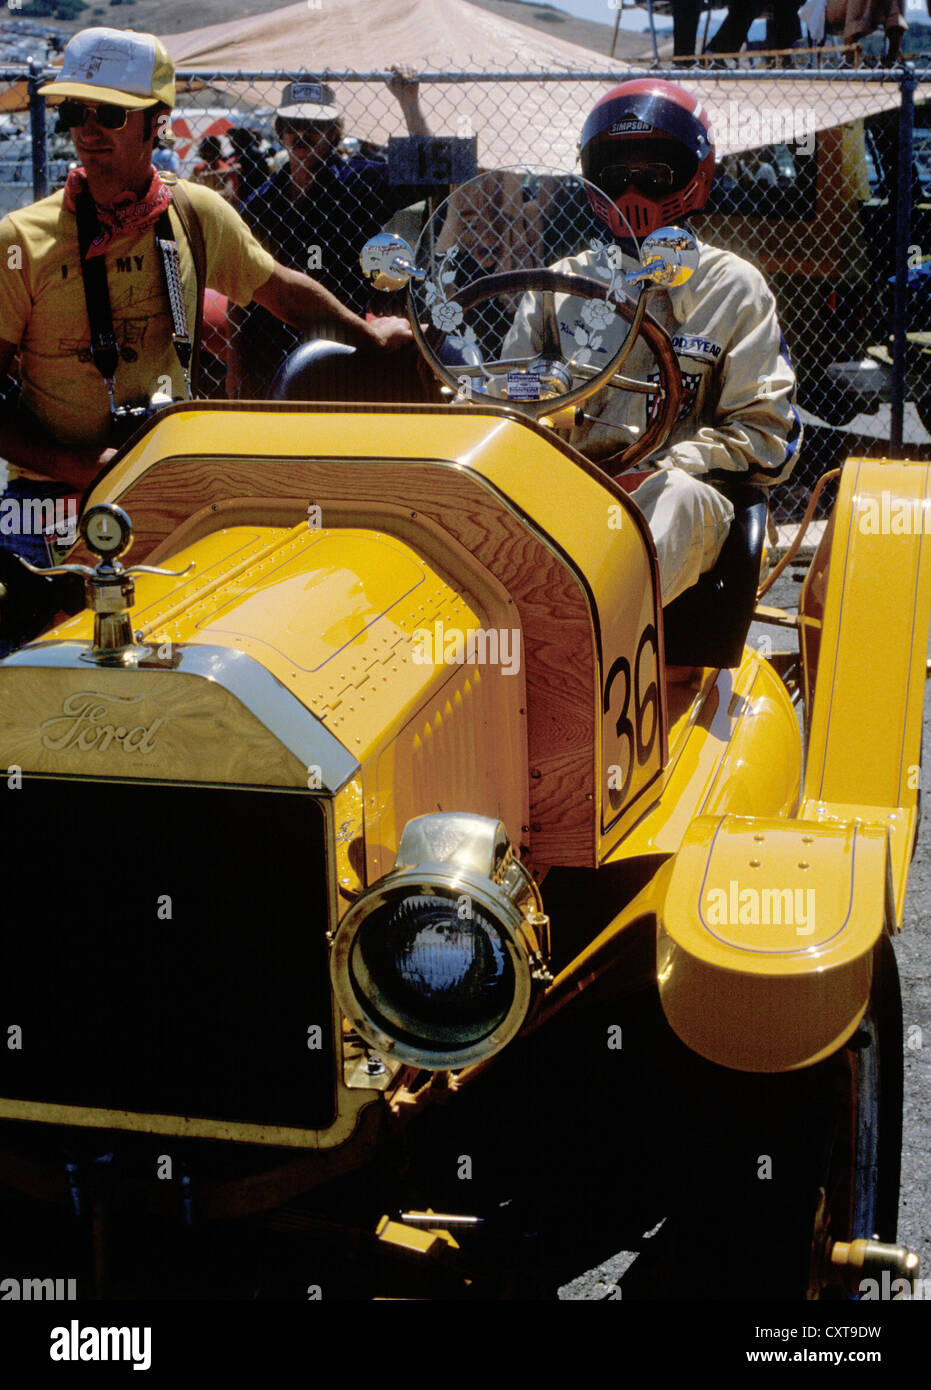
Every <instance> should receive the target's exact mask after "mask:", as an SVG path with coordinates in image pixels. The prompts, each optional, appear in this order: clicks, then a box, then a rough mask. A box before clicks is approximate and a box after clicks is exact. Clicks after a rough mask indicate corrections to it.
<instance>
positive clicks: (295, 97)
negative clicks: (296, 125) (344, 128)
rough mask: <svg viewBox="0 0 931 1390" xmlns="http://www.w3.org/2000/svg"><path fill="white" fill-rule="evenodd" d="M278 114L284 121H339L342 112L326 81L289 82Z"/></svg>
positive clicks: (283, 93)
mask: <svg viewBox="0 0 931 1390" xmlns="http://www.w3.org/2000/svg"><path fill="white" fill-rule="evenodd" d="M277 115H278V119H279V120H282V121H338V120H339V119H340V115H341V112H340V109H339V107H338V106H337V105H336V104H335V102H334V98H333V88H332V87H328V86H327V85H326V83H325V82H289V83H288V84H287V86H286V87H285V89H284V91H283V92H282V93H281V105H280V106H279V107H278V112H277Z"/></svg>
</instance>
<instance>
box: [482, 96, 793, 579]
mask: <svg viewBox="0 0 931 1390" xmlns="http://www.w3.org/2000/svg"><path fill="white" fill-rule="evenodd" d="M581 161H582V173H583V175H584V176H585V178H586V179H588V180H589V182H590V183H592V184H594V185H595V187H596V188H598V189H599V190H600V191H601V193H602V194H603V195H605V196H603V197H601V198H597V200H593V206H594V207H595V211H596V212H597V214H598V216H599V217H600V218H601V220H602V221H603V222H604V223H605V224H606V225H607V226H608V227H610V229H611V231H612V233H613V234H614V236H615V237H616V238H618V240H620V241H621V243H622V246H623V243H624V240H625V237H626V238H628V241H627V247H625V248H624V249H625V251H626V249H628V248H629V250H630V252H631V255H630V257H628V256H627V255H626V254H625V255H624V256H623V258H622V265H621V266H617V265H616V266H615V267H614V269H615V271H617V273H616V274H615V275H614V276H612V266H611V260H612V259H615V260H616V259H617V256H616V248H615V247H614V246H613V245H609V246H608V247H606V248H604V249H603V250H602V251H600V252H597V251H594V250H593V251H587V252H583V253H581V254H580V255H577V256H574V257H570V258H568V259H565V260H563V261H560V262H559V264H558V266H557V269H559V270H563V271H570V272H573V273H575V274H579V275H584V276H586V277H587V278H589V279H591V278H592V277H596V278H601V279H604V280H605V281H606V282H610V281H611V280H612V278H613V279H614V281H615V284H616V286H617V285H618V284H619V283H620V282H621V281H622V274H621V271H622V270H630V269H636V268H637V264H638V263H637V261H636V259H635V258H634V251H635V248H634V247H633V246H632V245H631V244H630V242H629V230H628V229H632V230H633V232H634V234H635V235H636V236H637V238H638V239H642V238H644V237H645V236H647V235H648V234H649V233H650V232H654V231H656V230H657V229H658V228H660V227H662V226H668V225H670V224H673V223H679V224H680V225H681V223H682V220H683V218H684V217H686V216H687V215H688V214H689V213H691V212H699V211H700V210H701V209H702V208H703V207H704V206H705V203H706V201H707V198H708V193H709V191H710V188H711V180H712V175H713V172H714V143H713V137H712V133H711V128H710V125H709V122H708V119H707V117H706V115H705V113H704V111H703V110H702V108H701V105H700V103H699V102H698V101H697V100H696V98H694V97H692V96H689V94H688V93H687V92H685V91H683V90H682V89H681V88H680V87H677V86H675V85H673V84H672V83H670V82H663V81H660V80H658V79H652V78H645V79H637V80H634V81H632V82H625V83H623V84H622V85H621V86H619V87H615V88H613V89H612V90H611V91H610V92H608V93H607V95H606V96H604V97H602V98H601V100H600V101H599V102H598V103H597V105H596V106H595V107H594V109H593V110H592V112H591V114H590V115H589V117H588V119H587V121H586V122H585V126H584V127H583V131H582V140H581ZM606 289H607V283H606ZM555 303H556V311H557V317H558V320H559V327H560V337H561V340H562V347H563V353H564V356H565V357H566V358H567V359H571V358H573V357H575V358H577V359H578V360H580V361H586V360H587V362H588V363H589V364H590V365H592V366H594V367H596V368H597V367H599V366H601V365H604V364H605V363H606V362H607V361H608V360H609V358H610V356H611V355H612V353H613V352H614V351H615V350H616V349H617V346H618V344H619V342H620V335H621V334H623V333H626V331H627V325H626V323H625V322H624V321H623V320H622V319H620V318H612V317H611V315H610V306H609V305H608V304H606V303H605V302H599V301H597V300H595V301H586V300H583V299H577V298H570V297H567V296H564V295H557V296H556V297H555ZM648 309H649V311H650V313H652V315H653V317H654V318H656V319H657V320H658V322H659V323H660V324H661V325H662V327H663V328H664V329H665V330H666V332H667V333H668V334H669V336H670V338H671V339H672V345H673V348H674V349H675V352H676V355H677V357H678V359H679V368H680V371H681V373H682V386H683V402H682V409H681V412H680V416H679V420H678V423H677V424H676V425H675V426H674V427H673V430H672V432H671V434H670V435H669V438H668V440H667V441H666V443H665V444H664V445H663V446H662V448H661V449H660V450H658V451H657V452H656V453H655V454H653V455H652V456H651V457H650V459H649V461H648V464H647V466H648V467H650V468H652V469H655V470H656V471H655V472H653V473H652V474H650V475H649V476H648V477H647V478H646V479H645V481H644V482H643V483H641V484H640V486H639V487H638V488H637V489H636V492H635V493H634V498H635V500H636V502H637V504H638V506H639V507H640V508H641V510H642V511H643V513H644V515H645V516H646V519H647V522H648V523H649V526H650V530H651V533H652V535H653V539H654V541H655V543H656V550H657V556H658V560H659V571H660V587H661V593H662V601H663V603H664V604H667V603H669V602H670V601H671V600H672V599H674V598H675V597H676V596H677V595H678V594H680V593H681V592H682V591H683V590H684V589H687V588H688V587H689V586H690V585H692V584H694V583H695V581H696V580H697V579H698V577H699V575H700V574H703V573H705V572H706V571H707V570H709V569H711V567H712V565H713V564H714V562H715V560H716V559H717V557H718V555H719V553H720V550H721V547H722V545H723V544H724V541H725V539H726V537H727V533H728V529H729V527H730V523H731V521H732V519H733V515H734V509H733V507H732V505H731V503H730V502H729V501H728V499H727V498H726V497H724V496H723V495H722V493H721V492H719V491H718V490H717V489H716V488H715V486H714V483H715V482H721V481H723V480H726V479H734V478H739V479H740V480H741V481H744V482H748V483H755V484H759V485H762V486H764V487H766V486H772V485H773V484H775V483H780V482H783V481H784V480H785V479H786V478H787V477H788V476H789V474H790V473H791V471H792V468H793V467H794V464H795V461H796V459H797V457H798V449H799V445H800V443H801V435H802V429H801V424H800V422H799V418H798V414H797V412H796V410H795V406H794V395H795V374H794V372H793V370H792V367H791V365H790V363H789V358H788V353H787V351H786V346H785V340H784V339H783V337H782V333H781V331H780V328H779V322H778V319H777V316H776V304H775V300H774V299H773V296H772V294H771V292H770V290H769V288H768V286H767V284H766V282H765V280H764V279H763V276H762V275H761V274H760V272H759V271H758V270H756V269H755V268H754V267H753V266H751V265H750V264H748V262H746V261H744V260H742V259H741V258H740V257H739V256H735V255H734V254H733V253H732V252H730V251H722V250H719V249H717V248H715V247H712V246H708V245H706V244H705V243H703V242H700V243H699V260H698V267H697V269H696V270H695V272H694V274H693V275H692V277H691V278H690V279H689V280H688V281H687V282H686V283H685V284H683V285H680V286H677V287H670V288H666V289H661V290H658V291H656V290H654V291H652V292H651V294H650V298H649V301H648ZM606 320H607V321H606ZM541 322H542V315H541V312H540V297H539V295H538V294H527V295H524V297H523V299H522V301H521V304H520V306H519V309H518V312H517V315H516V317H515V321H514V326H513V328H512V329H511V332H510V333H509V334H508V337H507V340H506V342H505V345H504V355H505V357H515V356H516V357H521V356H524V357H532V356H533V355H534V354H535V353H538V352H539V350H540V347H541V343H542V332H541ZM580 349H581V350H580ZM621 370H622V371H623V373H624V374H625V375H626V376H630V377H640V379H644V377H646V379H650V376H651V373H652V376H653V379H656V378H657V377H658V373H657V372H656V364H655V362H654V361H653V358H652V356H651V354H650V352H649V350H648V348H647V347H646V346H645V344H644V343H643V342H642V341H638V342H637V343H636V344H635V346H634V349H633V351H632V353H631V355H630V356H629V357H628V359H627V361H626V362H625V363H624V365H623V367H622V368H621ZM656 404H658V402H657V400H656V398H655V397H651V396H646V395H637V394H634V393H632V392H629V391H625V390H619V389H617V388H614V387H606V388H604V389H603V390H602V391H601V392H599V393H598V394H597V395H596V396H595V397H593V398H591V399H590V400H589V401H588V402H587V404H586V406H585V413H586V415H587V416H589V417H593V418H591V419H586V420H585V421H584V422H583V423H582V424H581V425H580V426H577V427H576V428H574V429H573V431H572V433H571V435H570V443H572V444H573V445H574V446H575V447H576V448H578V449H580V450H581V451H582V452H583V453H585V454H586V455H588V456H589V457H590V458H592V459H595V460H599V459H604V458H606V457H607V456H608V455H610V454H613V453H616V452H617V451H618V450H619V449H620V448H621V447H623V446H624V445H625V444H626V443H629V442H632V441H633V440H635V439H636V438H637V437H638V436H639V435H640V434H641V433H642V432H643V430H644V428H645V426H646V424H647V420H648V412H649V411H650V410H651V409H652V408H653V407H654V406H655V405H656ZM602 422H610V424H608V423H602ZM611 426H614V428H611ZM618 426H619V427H620V428H617V427H618Z"/></svg>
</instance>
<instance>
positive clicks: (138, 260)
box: [0, 28, 411, 549]
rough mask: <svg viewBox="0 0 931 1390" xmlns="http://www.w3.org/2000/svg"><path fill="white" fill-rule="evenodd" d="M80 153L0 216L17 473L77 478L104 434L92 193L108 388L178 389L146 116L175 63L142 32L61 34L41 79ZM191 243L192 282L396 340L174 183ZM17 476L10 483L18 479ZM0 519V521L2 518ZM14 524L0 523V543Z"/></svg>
mask: <svg viewBox="0 0 931 1390" xmlns="http://www.w3.org/2000/svg"><path fill="white" fill-rule="evenodd" d="M41 91H42V92H43V93H46V94H48V95H49V96H50V97H53V98H54V97H61V98H63V102H62V106H61V108H60V116H61V117H62V120H63V122H64V124H67V125H68V127H69V129H70V130H71V136H72V139H73V141H74V145H75V149H76V151H77V154H78V157H79V159H80V161H81V165H82V168H81V169H79V170H77V171H72V173H71V175H69V179H68V184H67V185H66V187H65V189H63V190H62V191H60V192H58V193H55V194H52V196H51V197H49V198H43V199H42V200H41V201H40V202H38V203H35V204H34V205H33V206H32V207H29V208H26V209H24V210H23V211H21V212H15V213H11V214H10V215H9V216H7V217H5V218H4V219H3V221H2V222H0V377H2V376H3V375H4V374H5V373H6V372H7V371H8V370H9V367H10V365H11V363H12V361H13V359H14V357H15V355H16V354H17V353H19V356H20V366H21V372H20V375H21V380H22V392H21V396H20V400H19V403H18V407H17V409H16V410H15V411H9V410H8V411H7V412H6V414H5V415H4V416H3V417H2V418H0V456H2V457H4V458H6V459H8V460H9V461H10V463H11V464H12V465H13V467H14V469H15V470H17V471H18V472H19V473H20V474H25V475H28V476H31V477H32V478H41V479H43V480H50V486H51V484H59V485H61V486H60V487H58V488H57V489H55V490H56V491H59V492H60V491H62V490H67V491H74V492H79V491H82V490H83V489H84V488H85V487H86V486H87V485H88V484H89V483H90V482H91V481H92V480H93V478H94V477H95V475H96V474H97V473H98V471H99V470H100V468H101V467H102V466H103V465H104V464H105V463H106V462H108V460H109V458H110V457H111V456H112V454H113V448H112V445H113V444H114V443H115V442H117V438H116V434H115V422H114V420H113V418H112V415H111V409H110V402H109V398H108V392H107V388H106V385H105V382H104V378H103V376H102V374H101V372H100V371H99V370H98V368H97V366H96V365H95V363H94V360H93V357H92V355H91V334H90V325H89V322H88V314H87V307H86V303H85V298H84V283H83V278H82V268H81V258H80V251H79V244H78V219H77V210H78V208H79V207H82V206H86V205H87V195H88V194H89V195H90V198H91V199H92V200H93V205H94V210H95V212H96V217H97V226H98V230H97V234H96V235H95V236H94V237H93V240H92V241H91V243H90V247H89V249H88V252H87V258H86V259H87V263H90V260H91V259H92V258H93V257H101V258H103V259H104V261H105V267H106V282H107V287H108V289H109V295H110V304H111V311H112V319H113V329H114V336H115V338H116V345H117V348H118V352H119V361H118V365H117V368H116V371H115V373H114V403H115V405H116V406H117V408H118V407H120V406H121V405H126V404H138V403H140V402H141V401H144V400H146V399H148V398H149V397H150V396H151V395H152V394H154V393H155V392H156V391H160V390H161V391H163V392H164V391H165V390H166V389H167V390H168V391H169V393H170V394H172V395H176V396H183V395H184V394H185V393H184V389H183V376H182V371H181V365H180V362H179V360H178V356H177V353H176V352H175V349H174V347H173V345H172V337H171V331H172V320H171V314H170V310H169V304H168V297H167V289H166V284H165V278H164V270H163V267H162V262H161V257H160V253H159V251H158V248H157V247H156V225H157V223H158V222H159V221H160V219H161V217H162V215H163V214H164V212H165V211H166V210H167V212H168V216H169V220H170V222H171V226H172V229H173V231H174V235H175V241H176V243H177V246H178V251H179V255H180V259H181V272H182V280H183V283H184V289H185V300H186V307H187V317H188V324H189V325H190V327H191V329H193V325H194V322H195V310H196V303H195V296H196V291H195V274H194V263H193V259H192V255H191V250H190V247H189V246H188V243H187V238H186V237H185V235H184V232H183V231H182V229H181V222H180V219H179V217H178V215H177V212H176V210H175V209H174V208H173V207H172V206H171V192H170V185H166V184H164V183H163V182H162V181H161V180H160V179H159V178H158V176H157V174H156V172H155V170H154V168H153V166H152V150H153V147H154V144H155V141H156V139H157V137H158V126H159V125H160V124H162V123H163V122H164V121H165V120H167V117H168V114H169V112H170V110H171V107H172V105H173V103H174V67H173V64H172V62H171V59H170V57H169V56H168V53H167V51H166V50H165V48H164V46H163V45H162V44H161V43H160V42H159V40H158V39H156V38H154V37H153V36H152V35H149V34H136V33H133V32H132V31H130V30H125V31H120V30H115V29H106V28H95V29H85V30H83V31H81V32H80V33H78V34H76V35H74V37H73V38H72V39H71V41H70V43H69V44H68V46H67V49H66V50H65V56H64V63H63V66H62V68H61V69H60V71H59V73H58V75H57V76H56V78H55V80H54V81H53V82H51V83H49V84H47V85H46V86H45V87H43V88H42V89H41ZM184 188H185V190H186V192H187V194H188V197H189V199H190V202H191V203H192V204H193V206H194V209H195V211H196V213H197V217H198V220H199V222H200V226H201V229H202V233H203V240H204V245H205V251H206V279H207V284H208V285H209V286H210V287H211V288H213V289H216V290H218V291H219V292H220V293H221V294H225V295H227V296H228V297H229V298H230V299H231V300H232V301H233V302H234V303H237V304H241V305H245V304H248V303H249V302H250V301H252V300H255V301H256V302H257V303H259V304H261V305H262V306H263V307H264V308H266V309H268V310H270V312H271V313H273V314H275V315H277V316H278V317H279V318H281V319H283V320H284V321H285V322H286V323H289V324H292V325H293V326H295V327H297V328H304V327H305V326H308V325H310V324H314V323H319V321H320V319H321V318H327V319H330V320H332V321H335V322H336V323H338V324H339V325H340V326H341V329H342V336H343V337H344V338H345V339H346V340H347V341H350V342H354V343H357V344H359V345H367V346H375V347H384V348H389V349H390V348H394V347H397V346H400V345H401V344H402V343H404V342H407V341H409V340H410V337H411V334H410V328H409V325H408V324H407V323H406V321H405V320H402V319H380V320H376V321H374V322H372V323H367V322H366V321H365V320H363V319H361V318H359V317H358V316H357V315H356V314H354V313H352V311H351V310H350V309H348V308H346V306H345V305H343V304H341V303H340V301H339V300H338V299H336V298H335V297H334V296H333V295H332V294H330V293H329V291H327V290H325V289H324V288H323V286H322V285H320V284H318V283H317V282H316V281H315V280H312V279H310V277H309V276H307V275H304V274H302V273H301V272H299V271H295V270H288V269H286V268H285V267H283V266H281V265H279V264H278V263H277V262H276V261H275V260H273V259H272V257H271V256H270V255H269V254H268V253H267V252H266V251H264V250H263V249H262V247H261V246H260V245H259V243H258V242H257V241H256V240H255V238H254V237H253V236H252V233H251V232H250V231H249V229H248V228H247V227H246V225H245V223H244V222H243V221H242V220H241V219H240V217H239V215H238V214H237V213H236V212H235V211H234V210H233V209H232V208H231V207H230V206H229V205H228V204H227V203H226V202H224V200H223V199H222V198H221V197H220V196H219V195H218V194H216V193H214V192H212V191H211V190H210V189H206V188H200V187H198V186H197V185H193V184H188V183H185V185H184ZM21 485H22V484H21ZM2 530H3V528H0V531H2ZM18 540H19V538H18V537H17V536H12V537H10V536H7V535H5V534H0V546H4V545H5V546H7V547H10V546H11V545H12V548H14V549H18V548H20V546H19V545H18V543H17V542H18Z"/></svg>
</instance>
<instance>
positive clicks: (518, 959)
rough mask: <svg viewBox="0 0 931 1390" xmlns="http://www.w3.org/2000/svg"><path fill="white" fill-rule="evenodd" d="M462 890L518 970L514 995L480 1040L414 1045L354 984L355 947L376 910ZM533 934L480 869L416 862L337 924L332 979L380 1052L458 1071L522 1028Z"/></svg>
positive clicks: (352, 1019)
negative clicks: (373, 1011)
mask: <svg viewBox="0 0 931 1390" xmlns="http://www.w3.org/2000/svg"><path fill="white" fill-rule="evenodd" d="M462 895H468V896H469V897H470V898H472V900H473V901H474V902H475V904H476V906H477V907H478V908H479V909H481V910H483V911H484V913H485V914H486V915H487V916H488V917H489V918H490V919H491V921H492V922H493V924H494V925H495V927H496V928H497V930H498V931H499V934H500V936H501V940H502V943H503V945H504V948H505V950H506V952H507V956H508V960H509V961H510V964H511V968H512V971H513V975H514V995H513V998H512V999H511V1001H510V1004H509V1005H508V1008H507V1011H506V1013H505V1015H504V1017H503V1018H502V1020H501V1022H500V1023H498V1024H497V1025H496V1026H495V1027H493V1028H492V1030H491V1031H490V1032H489V1033H487V1034H486V1035H485V1036H484V1037H483V1038H481V1039H479V1040H478V1041H476V1042H473V1043H470V1044H469V1045H467V1046H465V1047H460V1048H454V1049H450V1048H440V1047H437V1048H430V1049H425V1048H422V1047H415V1046H412V1045H410V1044H409V1043H407V1042H405V1041H404V1040H403V1039H400V1038H395V1037H393V1036H392V1035H391V1034H389V1033H386V1032H385V1031H384V1029H383V1027H381V1026H380V1025H379V1024H378V1023H377V1022H376V1021H375V1019H374V1018H372V1017H371V1016H370V1014H369V1013H368V1011H367V1007H366V1005H368V1006H369V1007H374V1001H363V1000H361V999H360V998H359V996H358V994H357V992H356V990H355V988H354V985H353V982H352V971H351V968H350V958H351V954H352V950H353V947H354V945H355V943H356V939H357V937H358V934H359V931H360V929H361V927H362V925H363V924H364V922H365V921H366V920H367V919H368V918H369V917H370V916H371V915H372V913H374V912H377V911H380V910H384V909H385V908H386V907H388V906H389V905H393V903H394V902H395V901H397V900H398V899H400V898H402V897H405V896H418V897H433V896H438V897H441V898H444V899H452V900H453V901H455V899H457V898H458V897H460V896H462ZM535 935H536V934H535V932H534V930H533V927H532V925H531V924H529V923H528V920H527V918H526V917H525V916H524V914H523V913H521V912H520V911H519V909H518V908H517V907H516V906H515V905H514V903H513V901H512V900H511V899H510V898H509V897H508V895H507V894H506V893H505V892H503V891H502V890H501V889H500V888H499V887H498V886H497V884H495V883H493V882H491V881H490V880H488V879H485V878H482V877H480V876H479V875H477V874H474V873H470V872H467V871H457V872H455V873H451V872H450V871H449V868H448V867H447V866H445V865H441V864H433V865H426V864H424V865H417V866H416V867H415V868H410V869H402V870H398V871H397V872H391V873H389V874H387V875H386V876H385V877H384V878H383V879H380V880H379V882H378V883H376V884H373V885H372V887H371V888H369V889H367V890H366V892H365V893H363V894H362V895H361V896H360V897H359V898H357V899H356V901H355V902H354V903H353V904H352V906H351V907H350V908H349V910H348V911H347V913H346V915H345V916H344V917H343V920H342V922H341V923H340V925H339V928H338V930H337V933H336V938H335V940H334V942H333V949H332V951H331V954H330V978H331V980H332V984H333V991H334V994H335V995H336V1001H337V1003H338V1005H339V1007H340V1009H341V1010H342V1012H343V1014H344V1015H345V1017H346V1018H347V1019H348V1020H349V1023H350V1024H351V1025H352V1027H353V1028H355V1030H356V1031H357V1032H358V1033H359V1035H360V1036H361V1037H362V1038H363V1039H364V1040H365V1041H366V1042H367V1043H368V1044H369V1045H370V1046H371V1047H373V1048H374V1049H375V1050H376V1051H377V1052H378V1053H379V1054H380V1055H382V1056H386V1057H391V1058H394V1059H395V1060H397V1061H402V1062H406V1063H408V1064H409V1065H411V1066H416V1067H420V1068H423V1069H424V1070H427V1071H460V1070H461V1069H462V1068H463V1067H467V1066H471V1065H473V1064H474V1063H475V1062H480V1061H484V1060H485V1059H486V1058H488V1057H491V1056H493V1055H494V1053H496V1052H499V1051H500V1050H501V1049H502V1048H503V1047H505V1046H506V1045H507V1044H508V1043H509V1042H510V1041H511V1039H512V1038H514V1037H515V1036H516V1035H517V1033H519V1032H520V1029H521V1028H522V1027H523V1024H524V1021H525V1019H526V1017H527V1014H528V1012H529V1009H530V1003H531V999H532V996H533V989H534V981H533V978H532V973H531V971H532V964H531V960H530V955H529V953H528V949H527V943H528V939H531V940H535ZM537 944H538V945H539V943H537Z"/></svg>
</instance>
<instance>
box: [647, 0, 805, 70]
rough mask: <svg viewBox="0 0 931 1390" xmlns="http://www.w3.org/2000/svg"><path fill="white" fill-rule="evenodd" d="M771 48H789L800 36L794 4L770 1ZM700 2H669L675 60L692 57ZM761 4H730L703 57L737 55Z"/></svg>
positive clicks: (751, 0) (743, 0)
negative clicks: (671, 4)
mask: <svg viewBox="0 0 931 1390" xmlns="http://www.w3.org/2000/svg"><path fill="white" fill-rule="evenodd" d="M771 3H772V10H773V35H772V41H773V47H774V48H791V47H792V45H793V44H794V43H795V41H796V40H797V39H798V38H799V37H800V36H801V27H800V25H799V22H798V14H797V6H796V3H795V0H771ZM707 8H708V6H707V5H702V4H701V0H673V6H672V11H673V52H674V53H675V55H676V56H677V57H679V56H683V57H690V56H692V55H694V53H695V39H696V36H697V34H698V21H699V16H700V14H701V11H702V9H707ZM766 8H767V6H766V4H764V3H763V0H734V3H733V4H731V5H728V7H727V15H726V16H725V18H724V19H723V20H722V22H721V25H720V28H719V29H718V30H717V33H716V34H715V35H714V37H713V38H712V39H711V40H710V42H708V43H706V44H705V47H704V50H703V51H704V52H705V53H739V52H740V50H741V48H742V47H743V45H744V44H745V43H746V41H747V35H748V34H749V32H750V26H751V24H752V23H753V21H754V20H755V19H757V18H758V16H759V15H761V14H762V13H763V11H764V9H766Z"/></svg>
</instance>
